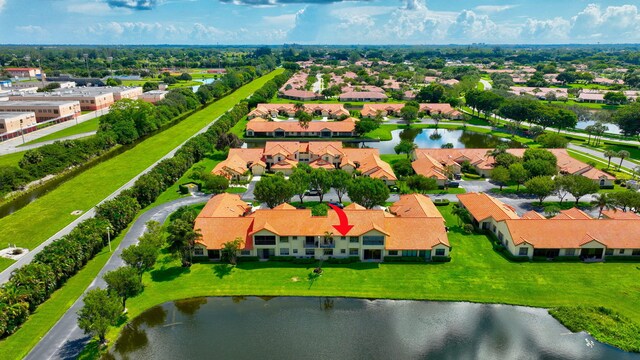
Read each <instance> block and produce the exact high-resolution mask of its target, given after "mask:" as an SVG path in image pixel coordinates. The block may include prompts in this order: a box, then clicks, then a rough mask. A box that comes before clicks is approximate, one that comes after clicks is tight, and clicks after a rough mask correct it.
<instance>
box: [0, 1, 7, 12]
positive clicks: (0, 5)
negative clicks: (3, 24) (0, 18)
mask: <svg viewBox="0 0 640 360" xmlns="http://www.w3.org/2000/svg"><path fill="white" fill-rule="evenodd" d="M6 3H7V0H0V12H1V11H2V9H4V5H5V4H6Z"/></svg>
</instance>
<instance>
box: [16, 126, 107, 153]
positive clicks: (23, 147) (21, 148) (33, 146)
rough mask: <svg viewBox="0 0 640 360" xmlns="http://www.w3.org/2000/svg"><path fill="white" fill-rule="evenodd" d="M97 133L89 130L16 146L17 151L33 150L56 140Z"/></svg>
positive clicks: (77, 137)
mask: <svg viewBox="0 0 640 360" xmlns="http://www.w3.org/2000/svg"><path fill="white" fill-rule="evenodd" d="M95 134H96V131H89V132H85V133H80V134H75V135H69V136H65V137H61V138H57V139H53V140H47V141H42V142H39V143H35V144H31V145H24V146H20V147H18V148H16V152H18V151H27V150H31V149H37V148H39V147H41V146H45V145H49V144H53V143H54V142H56V141H62V140H72V139H80V138H83V137H87V136H91V135H95Z"/></svg>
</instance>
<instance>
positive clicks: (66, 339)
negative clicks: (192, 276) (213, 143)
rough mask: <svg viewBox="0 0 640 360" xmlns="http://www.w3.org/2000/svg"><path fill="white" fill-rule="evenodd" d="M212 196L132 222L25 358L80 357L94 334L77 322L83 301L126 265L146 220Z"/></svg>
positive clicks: (190, 199) (156, 209) (171, 206)
mask: <svg viewBox="0 0 640 360" xmlns="http://www.w3.org/2000/svg"><path fill="white" fill-rule="evenodd" d="M209 198H210V196H208V195H203V194H199V195H196V196H192V197H187V198H181V199H178V200H174V201H171V202H168V203H166V204H162V205H158V206H156V207H154V208H152V209H150V210H149V211H147V212H145V213H143V214H142V215H140V217H138V219H137V220H136V221H135V222H134V223H133V225H131V227H130V229H129V231H128V232H127V234H126V235H125V236H124V238H123V239H122V242H120V245H118V247H117V248H116V249H114V251H113V254H112V255H111V257H110V258H109V260H108V261H107V263H106V264H105V265H104V267H103V268H102V270H100V273H99V274H98V276H96V278H95V279H94V280H93V282H91V284H90V285H89V287H87V289H86V290H85V291H84V293H83V294H82V296H81V297H80V298H78V300H76V302H75V303H74V304H73V305H72V306H71V307H70V308H69V310H67V312H66V313H65V314H64V315H63V316H62V318H60V320H58V322H57V323H56V324H55V325H54V326H53V328H51V330H49V332H48V333H47V334H46V335H45V336H44V337H43V338H42V339H41V340H40V342H39V343H38V344H37V345H36V346H35V347H34V348H33V349H32V350H31V352H30V353H29V354H28V355H27V356H26V357H25V359H34V360H40V359H75V358H77V356H78V354H80V352H81V351H82V349H83V348H84V346H85V345H86V344H87V343H88V342H89V340H91V339H90V337H89V336H87V335H85V334H84V332H83V331H82V330H80V328H78V325H77V318H78V316H77V313H78V311H79V310H80V309H81V308H82V306H83V304H84V303H83V301H82V299H83V298H84V294H85V293H86V292H87V291H89V290H92V289H95V288H97V287H101V288H106V283H105V282H104V279H103V278H102V276H103V275H104V274H105V273H106V272H108V271H111V270H114V269H116V268H118V267H120V266H122V265H124V262H123V261H122V258H120V254H122V250H123V249H125V248H127V247H129V246H131V245H133V244H136V243H137V242H138V238H139V237H140V236H142V234H143V233H144V232H145V231H146V230H147V227H146V223H147V222H148V221H150V220H153V221H157V222H159V223H161V224H162V223H164V221H165V220H166V219H167V217H168V216H169V215H170V214H171V213H173V212H174V211H176V210H177V209H178V208H179V207H181V206H185V205H194V204H199V203H205V202H206V201H207V200H209Z"/></svg>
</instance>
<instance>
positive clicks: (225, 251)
mask: <svg viewBox="0 0 640 360" xmlns="http://www.w3.org/2000/svg"><path fill="white" fill-rule="evenodd" d="M242 248H244V241H242V239H241V238H239V237H238V238H235V239H234V240H232V241H227V242H226V243H224V244H222V258H223V259H224V260H226V261H228V262H229V264H231V265H236V264H237V263H238V251H240V249H242Z"/></svg>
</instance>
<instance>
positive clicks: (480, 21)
mask: <svg viewBox="0 0 640 360" xmlns="http://www.w3.org/2000/svg"><path fill="white" fill-rule="evenodd" d="M497 29H498V26H497V25H496V23H494V22H493V21H491V19H489V16H487V15H478V14H476V13H475V12H473V11H471V10H463V11H462V12H461V13H460V14H459V15H458V17H457V18H456V21H455V22H454V23H453V25H451V26H450V27H449V35H450V36H451V37H452V38H453V39H476V40H481V39H486V38H488V37H491V36H495V35H496V30H497Z"/></svg>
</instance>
